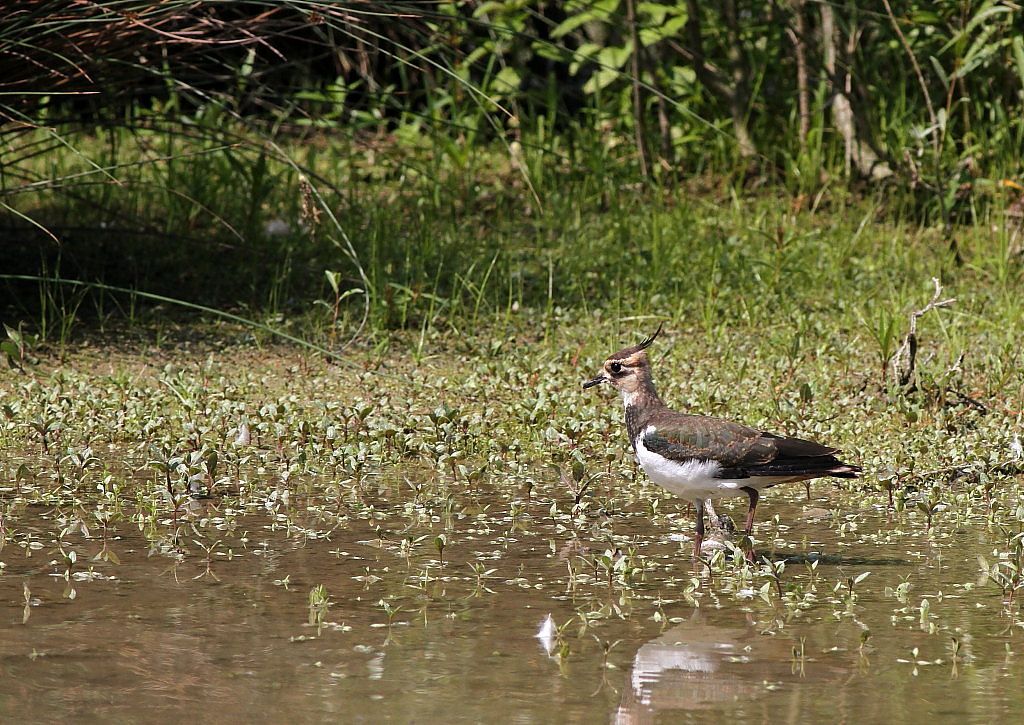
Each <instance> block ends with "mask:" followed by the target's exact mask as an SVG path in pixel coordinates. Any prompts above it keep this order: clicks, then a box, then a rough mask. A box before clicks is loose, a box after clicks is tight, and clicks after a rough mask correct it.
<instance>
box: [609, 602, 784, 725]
mask: <svg viewBox="0 0 1024 725" xmlns="http://www.w3.org/2000/svg"><path fill="white" fill-rule="evenodd" d="M801 677H802V673H800V672H799V671H798V670H795V669H794V667H793V654H792V642H791V641H790V640H789V638H785V637H780V638H775V637H769V636H765V635H761V634H758V632H757V630H756V629H755V627H754V622H753V621H752V620H750V619H749V618H748V620H747V621H746V623H745V624H744V623H739V622H738V623H737V626H733V627H721V626H716V625H712V624H709V623H708V622H707V621H706V618H705V617H704V616H702V615H701V614H700V613H699V612H698V613H695V614H694V617H693V618H692V619H690V620H689V621H687V622H684V623H682V624H680V625H678V626H676V627H673V628H672V629H670V630H668V631H666V632H664V633H663V634H661V635H660V636H659V637H656V638H655V639H652V640H651V641H650V642H647V643H646V644H644V645H643V646H641V647H640V649H639V650H637V653H636V655H635V657H634V658H633V666H632V668H631V670H630V674H629V678H628V679H627V681H626V683H625V687H624V688H623V692H622V700H621V701H620V703H619V708H618V711H617V712H616V715H615V719H614V722H615V723H617V724H619V725H633V724H635V723H651V722H654V721H655V720H656V719H658V716H659V714H661V715H665V714H666V713H671V712H673V711H675V712H677V713H679V712H685V711H688V710H704V711H707V710H715V709H722V710H725V709H732V708H733V707H734V706H736V705H745V704H749V703H751V702H752V701H754V700H756V699H757V698H759V697H761V696H763V695H766V694H768V693H769V692H771V690H772V688H773V687H774V686H776V685H779V684H781V683H785V682H794V681H799V680H800V679H801Z"/></svg>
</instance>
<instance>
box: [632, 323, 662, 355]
mask: <svg viewBox="0 0 1024 725" xmlns="http://www.w3.org/2000/svg"><path fill="white" fill-rule="evenodd" d="M664 325H665V323H664V322H662V323H661V324H659V325H658V329H657V330H655V331H654V334H653V335H651V336H650V337H648V338H647V339H646V340H644V341H643V342H641V343H640V344H639V345H637V349H639V350H646V349H647V348H649V347H650V346H651V344H652V343H653V342H654V341H655V340H656V339H657V338H658V335H660V334H661V328H662V327H664Z"/></svg>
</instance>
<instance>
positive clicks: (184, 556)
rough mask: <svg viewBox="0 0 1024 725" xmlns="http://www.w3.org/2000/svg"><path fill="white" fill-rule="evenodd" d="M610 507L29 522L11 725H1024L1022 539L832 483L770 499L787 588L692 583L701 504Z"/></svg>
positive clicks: (204, 507) (6, 648) (251, 507)
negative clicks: (1015, 595)
mask: <svg viewBox="0 0 1024 725" xmlns="http://www.w3.org/2000/svg"><path fill="white" fill-rule="evenodd" d="M410 485H411V484H410ZM609 485H612V484H611V483H606V484H605V485H604V491H598V492H597V493H596V494H595V496H596V498H595V499H594V500H592V501H590V504H592V505H590V506H589V507H588V509H587V510H586V511H584V512H577V513H578V515H576V516H572V515H570V514H569V513H568V512H567V509H569V508H570V506H571V504H572V500H571V498H570V499H569V500H568V501H566V494H565V491H564V490H561V489H560V488H559V486H558V484H556V483H555V482H551V481H545V480H543V479H540V478H539V479H538V482H537V485H536V486H535V487H534V488H533V489H532V491H530V492H529V495H528V496H527V495H522V496H520V497H518V498H514V499H513V500H512V501H511V502H510V500H509V498H508V496H507V495H505V494H501V492H500V491H499V490H497V489H493V488H489V487H488V486H486V485H485V486H481V487H479V488H478V489H477V490H476V491H475V492H473V493H471V494H466V495H464V496H458V497H451V496H449V497H447V498H446V499H444V500H437V499H435V500H432V499H431V498H430V496H429V494H428V493H426V492H421V493H422V495H421V494H420V493H417V494H415V495H414V494H413V493H412V489H410V488H409V487H408V486H407V485H406V484H405V483H402V484H401V485H399V484H398V483H396V482H391V483H384V482H379V481H377V482H374V481H372V479H370V481H369V482H367V483H364V484H363V488H362V493H361V494H360V495H353V496H350V497H349V498H347V499H346V500H345V501H343V502H341V503H337V502H332V503H331V504H330V505H327V504H326V503H325V502H324V501H320V500H314V499H303V498H300V497H297V496H292V497H290V498H289V497H283V498H282V497H278V498H274V497H273V496H271V497H268V498H267V499H266V500H264V501H261V502H253V501H249V502H247V503H245V504H239V503H238V502H237V501H235V500H233V499H232V498H231V497H230V496H225V497H223V498H218V499H206V500H198V501H194V502H192V503H191V504H190V505H189V509H188V510H187V511H184V512H182V517H183V520H184V521H186V522H187V524H186V525H183V526H182V528H180V529H179V532H180V533H179V538H178V542H177V546H174V545H171V543H170V542H168V541H161V540H160V539H159V538H157V537H154V536H153V535H152V532H147V531H145V530H144V527H142V526H140V525H136V524H135V523H133V520H132V515H131V511H130V507H129V509H127V510H126V511H125V512H123V514H122V518H121V520H119V521H118V523H116V524H111V525H109V526H108V527H107V530H106V531H105V532H104V531H103V530H102V529H101V527H100V526H98V525H96V524H90V525H88V526H87V528H88V535H86V534H85V533H83V531H82V529H81V526H80V525H79V523H78V522H77V518H78V516H79V514H80V513H81V512H80V511H78V510H76V508H75V507H73V506H68V507H61V506H38V505H33V506H28V505H17V504H13V505H10V506H9V507H8V508H7V512H6V516H5V519H4V526H5V527H6V532H7V540H6V545H5V546H4V548H3V549H2V551H0V561H2V562H3V569H2V575H0V602H2V604H3V614H2V616H3V620H4V621H3V637H2V640H0V719H2V720H3V721H7V722H11V721H14V719H17V720H18V721H22V722H25V721H35V722H43V721H47V722H50V721H58V720H63V719H68V718H76V719H83V720H86V721H99V720H103V721H105V722H140V721H146V722H158V721H163V722H171V721H174V722H180V721H183V720H185V719H189V718H190V719H198V720H201V721H210V720H221V721H223V722H242V721H250V720H252V721H279V720H282V719H283V718H291V719H293V720H294V721H296V722H303V721H313V720H329V721H343V722H366V723H374V722H381V721H385V720H390V721H397V722H406V721H408V722H431V721H437V722H440V721H445V722H450V721H464V722H479V721H494V722H552V721H556V722H579V723H592V722H607V721H611V722H621V723H634V722H635V723H643V722H658V721H663V722H688V721H716V722H717V721H721V720H723V719H724V718H741V719H743V720H758V721H767V720H772V721H780V720H781V721H786V722H808V721H814V720H819V719H820V720H824V719H826V718H827V719H829V720H839V721H849V722H880V721H925V720H933V721H934V720H941V721H950V722H953V721H956V722H962V721H967V720H971V721H998V720H1001V719H1006V718H1009V717H1013V716H1015V713H1019V712H1020V710H1021V708H1022V707H1024V687H1021V680H1020V676H1021V675H1022V674H1024V665H1022V663H1021V660H1022V657H1024V641H1022V638H1021V624H1020V623H1021V620H1020V618H1019V616H1018V614H1017V612H1016V605H1015V604H1013V603H1011V604H1010V606H1009V608H1007V603H1006V600H1005V599H1004V597H1003V596H1002V594H1001V592H1000V590H999V589H998V588H997V587H995V586H993V585H992V584H991V583H990V582H987V583H986V582H982V583H979V564H978V562H977V556H978V555H982V556H986V557H989V558H991V557H992V552H993V551H994V550H995V549H996V548H998V545H999V542H1000V541H1002V539H1001V538H1000V536H1001V535H1000V534H999V533H998V532H993V531H990V530H989V528H988V527H987V525H986V522H985V519H984V518H980V517H977V518H970V517H964V518H962V520H959V521H950V520H946V521H942V520H939V521H937V522H936V525H935V527H934V529H933V530H932V531H931V532H930V533H928V532H926V527H925V522H924V517H923V516H921V515H920V514H919V513H916V512H914V513H911V512H909V511H905V512H902V513H899V514H896V513H892V512H888V511H886V509H885V508H884V507H881V506H866V505H865V504H864V503H863V501H864V499H862V498H857V497H856V496H854V495H852V494H850V493H848V492H844V491H841V490H838V489H834V488H832V487H831V486H830V485H828V484H816V485H815V488H814V489H813V491H812V494H813V500H811V501H806V500H804V491H803V489H802V487H800V486H796V487H791V488H790V489H788V490H773V491H772V492H770V493H769V494H768V495H767V496H766V497H765V499H764V504H763V506H762V507H761V508H760V509H759V512H760V513H761V514H762V516H763V517H765V519H766V520H763V521H762V522H761V523H760V524H759V527H758V529H757V533H756V536H757V538H758V541H759V550H760V552H761V553H763V554H766V555H768V556H769V557H770V558H771V559H772V560H773V561H776V562H779V561H784V562H786V565H785V568H784V571H780V572H779V573H778V582H776V581H775V579H774V578H773V577H772V576H769V575H768V574H767V573H766V572H767V571H768V569H766V568H761V569H758V568H756V567H748V566H746V565H744V564H742V563H741V562H736V563H732V562H728V561H722V560H718V561H716V562H714V563H713V566H712V567H711V568H712V571H710V572H709V570H708V568H706V567H700V568H697V569H695V568H694V566H693V562H692V559H691V556H690V552H689V548H690V544H689V542H688V541H687V540H686V537H687V535H688V534H689V533H690V531H691V525H690V514H689V512H688V511H687V510H686V508H685V506H684V505H683V504H681V503H679V502H677V501H675V500H673V499H671V498H665V497H663V496H661V494H660V493H659V492H658V491H657V489H653V488H649V487H648V486H647V485H646V484H643V483H642V482H627V481H616V482H615V483H614V485H615V486H617V487H619V490H618V492H617V493H611V494H610V493H609V489H608V486H609ZM5 490H6V491H7V493H6V494H5V496H7V497H8V499H9V500H13V494H12V493H11V489H10V488H7V489H5ZM599 498H601V499H603V502H602V505H598V500H599ZM653 500H656V501H658V502H659V505H658V506H657V507H655V508H653V509H652V508H651V506H650V501H653ZM855 501H856V503H855ZM553 502H554V504H555V510H554V511H552V503H553ZM737 506H738V504H737ZM725 509H726V510H729V511H730V513H732V514H733V515H734V517H738V514H739V513H740V509H739V508H737V507H732V506H731V505H727V506H725ZM774 515H778V522H777V523H776V522H773V521H772V519H771V517H772V516H774ZM140 520H141V517H140ZM165 523H166V522H165ZM439 536H443V538H442V539H439V538H438V537H439ZM773 542H774V546H773ZM71 552H74V555H73V557H72V555H71ZM71 558H74V561H73V562H71V561H70V559H71ZM815 562H816V563H815ZM69 565H70V568H69ZM865 573H868V575H867V576H866V577H862V575H864V574H865ZM321 585H322V587H323V589H322V590H318V589H317V588H318V587H320V586H321ZM851 590H852V591H851ZM780 595H781V596H780ZM549 615H550V623H549V624H548V626H547V635H548V636H547V637H544V636H542V637H538V636H537V635H538V633H539V631H540V630H541V629H542V625H543V624H544V623H545V621H546V620H547V619H548V617H549Z"/></svg>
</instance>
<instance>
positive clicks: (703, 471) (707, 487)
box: [636, 428, 788, 501]
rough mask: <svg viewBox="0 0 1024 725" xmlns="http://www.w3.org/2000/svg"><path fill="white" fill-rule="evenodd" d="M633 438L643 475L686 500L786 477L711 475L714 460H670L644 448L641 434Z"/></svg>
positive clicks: (730, 493) (716, 467) (721, 495)
mask: <svg viewBox="0 0 1024 725" xmlns="http://www.w3.org/2000/svg"><path fill="white" fill-rule="evenodd" d="M650 430H651V429H650V428H647V429H646V430H645V431H643V432H642V433H641V434H640V435H638V436H637V438H636V457H637V458H638V459H639V460H640V466H641V467H642V468H643V469H644V472H645V473H646V474H647V477H648V478H650V479H651V480H652V481H653V482H654V483H656V484H658V485H659V486H662V487H663V488H665V489H666V490H667V491H669V492H671V493H674V494H675V495H676V496H679V497H680V498H684V499H686V500H687V501H698V500H703V499H706V498H711V499H717V498H725V497H728V496H745V495H746V491H743V490H742V489H743V488H744V487H749V488H754V489H757V490H761V489H762V488H765V487H767V486H771V485H772V484H775V483H782V482H783V481H786V480H788V479H787V478H786V477H785V476H752V477H750V478H738V479H728V478H715V474H717V473H718V471H719V470H721V468H722V467H721V465H720V464H718V463H717V462H715V461H700V460H696V459H693V460H689V461H686V462H684V463H679V462H677V461H673V460H670V459H668V458H665V457H664V456H660V455H658V454H657V453H652V452H651V451H649V450H647V448H645V447H644V434H645V433H647V432H650Z"/></svg>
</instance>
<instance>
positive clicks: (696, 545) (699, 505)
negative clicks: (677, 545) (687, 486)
mask: <svg viewBox="0 0 1024 725" xmlns="http://www.w3.org/2000/svg"><path fill="white" fill-rule="evenodd" d="M693 507H694V508H695V509H697V531H696V533H695V534H694V537H693V558H694V560H699V559H700V547H701V544H703V543H704V501H703V500H701V499H697V500H696V501H694V502H693Z"/></svg>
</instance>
